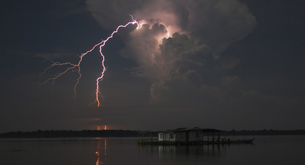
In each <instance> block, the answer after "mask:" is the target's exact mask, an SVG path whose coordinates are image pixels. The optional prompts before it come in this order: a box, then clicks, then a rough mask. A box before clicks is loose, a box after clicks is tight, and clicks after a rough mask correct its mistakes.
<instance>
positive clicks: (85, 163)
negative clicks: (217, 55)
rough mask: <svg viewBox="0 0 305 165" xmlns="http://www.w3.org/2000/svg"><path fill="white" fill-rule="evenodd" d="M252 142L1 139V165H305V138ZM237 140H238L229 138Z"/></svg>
mask: <svg viewBox="0 0 305 165" xmlns="http://www.w3.org/2000/svg"><path fill="white" fill-rule="evenodd" d="M252 137H255V138H256V139H255V140H254V143H253V144H239V145H236V144H235V145H224V146H222V145H220V146H218V145H214V146H212V145H209V146H137V145H136V141H137V138H106V139H105V138H73V139H62V138H61V139H0V165H97V164H106V165H107V164H108V165H154V164H162V165H163V164H164V165H165V164H166V165H173V164H175V165H176V164H181V165H185V164H188V165H194V164H205V165H212V164H226V165H230V164H231V165H288V164H293V165H304V164H305V136H251V137H246V136H245V137H242V138H252ZM233 138H239V137H231V139H233Z"/></svg>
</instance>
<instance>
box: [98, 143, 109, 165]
mask: <svg viewBox="0 0 305 165" xmlns="http://www.w3.org/2000/svg"><path fill="white" fill-rule="evenodd" d="M104 141H105V144H104V145H105V157H104V162H106V155H107V139H104ZM100 146H101V141H100V140H99V141H98V142H97V151H96V152H95V154H96V155H97V160H96V163H95V164H96V165H99V164H103V162H101V161H100Z"/></svg>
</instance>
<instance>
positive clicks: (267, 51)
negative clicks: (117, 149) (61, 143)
mask: <svg viewBox="0 0 305 165" xmlns="http://www.w3.org/2000/svg"><path fill="white" fill-rule="evenodd" d="M0 6H1V7H0V8H1V10H0V11H1V14H0V21H1V26H0V75H1V79H0V85H1V86H0V97H1V99H0V121H1V124H0V133H1V132H7V131H34V130H38V129H41V130H58V129H69V130H82V129H96V128H97V126H101V127H102V126H104V125H107V127H108V128H109V129H132V130H148V129H150V130H162V129H168V128H177V127H195V126H198V127H202V128H208V127H209V128H218V129H224V130H231V129H237V130H241V129H255V130H256V129H305V97H304V93H305V85H304V84H305V76H304V75H305V65H304V63H305V57H304V55H305V47H304V45H305V30H304V29H305V2H304V1H289V0H278V1H274V0H255V1H252V0H188V1H186V0H146V1H144V0H142V1H141V0H129V1H119V0H112V1H100V0H44V1H41V0H27V1H24V0H14V1H3V2H1V5H0ZM129 14H132V15H133V16H134V18H135V19H136V20H137V21H139V22H140V24H141V25H142V27H141V28H140V29H136V25H129V26H128V27H126V28H124V29H120V31H119V32H118V33H117V34H115V35H114V38H112V39H111V40H109V41H108V42H107V43H106V45H105V46H104V48H103V53H104V55H105V56H106V61H105V65H106V67H107V71H106V72H105V76H104V79H103V81H101V82H100V92H101V94H102V96H103V97H100V101H101V103H102V105H103V106H102V107H97V105H96V104H92V105H90V104H91V103H94V100H95V94H94V92H95V80H96V78H97V77H98V76H100V74H101V72H102V66H101V60H102V58H101V56H100V55H99V52H98V49H95V50H94V51H92V52H91V53H89V54H87V55H86V56H85V57H84V59H83V61H82V63H81V65H80V67H81V74H82V78H81V79H80V82H79V84H78V86H77V87H76V92H77V93H76V96H75V97H74V92H73V87H74V85H75V83H76V80H77V78H78V74H77V72H76V70H75V69H74V70H71V71H69V72H67V73H66V74H64V75H62V76H61V77H60V78H58V79H56V80H55V81H54V83H52V82H51V81H49V82H47V83H45V84H42V83H44V82H45V81H46V80H47V79H48V78H53V77H54V76H56V75H58V73H60V72H62V71H64V70H65V69H67V67H66V66H57V67H53V68H52V69H49V70H47V72H46V73H44V74H42V75H40V73H42V72H43V71H44V70H45V69H46V68H47V67H49V66H50V65H51V64H52V62H51V61H50V60H48V59H51V60H53V61H54V62H61V63H63V62H71V63H74V64H76V63H77V62H78V60H79V57H80V55H81V54H82V53H84V52H86V51H87V50H89V49H91V48H92V47H93V46H94V45H95V44H97V43H99V42H100V41H101V40H103V39H106V38H107V37H108V36H109V35H110V34H111V32H112V31H113V30H115V29H116V27H117V26H118V25H121V24H126V23H127V22H129V21H131V17H130V16H129ZM89 105H90V106H89Z"/></svg>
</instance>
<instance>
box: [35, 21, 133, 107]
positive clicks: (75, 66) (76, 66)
mask: <svg viewBox="0 0 305 165" xmlns="http://www.w3.org/2000/svg"><path fill="white" fill-rule="evenodd" d="M130 17H131V18H132V21H130V22H128V23H126V24H125V25H119V26H118V27H117V28H116V30H115V31H113V32H112V33H111V35H110V36H109V37H107V38H106V39H105V40H102V41H101V42H99V43H97V44H95V45H94V46H93V47H92V48H91V49H90V50H88V51H87V52H85V53H82V54H81V56H80V57H79V61H78V63H77V64H73V63H70V62H65V63H60V62H54V61H52V60H51V59H49V60H50V61H51V62H52V64H51V65H50V66H49V67H47V68H46V69H45V70H44V72H42V73H41V74H44V73H46V72H47V70H49V69H51V68H53V67H56V66H69V67H68V68H67V69H66V70H65V71H63V72H60V73H58V74H57V75H55V76H54V77H52V78H49V79H47V80H46V81H45V82H43V83H42V84H46V83H47V82H49V81H52V83H54V81H55V80H56V79H57V78H59V77H60V76H62V75H64V74H65V73H67V72H68V71H70V70H76V71H77V73H78V75H79V76H78V78H77V79H76V83H75V85H74V88H73V89H74V97H75V96H76V87H77V85H78V84H79V81H80V79H81V77H82V75H81V69H80V64H81V62H82V61H83V58H84V57H85V56H86V55H87V54H88V53H90V52H92V51H93V50H94V49H95V48H96V47H97V46H99V52H100V55H101V57H102V73H101V76H99V77H98V78H97V79H96V90H95V101H94V102H93V103H91V104H94V103H97V106H98V107H100V106H101V103H100V101H99V96H100V95H101V92H100V88H99V82H100V81H101V80H103V78H104V74H105V71H106V67H105V56H104V54H103V52H102V49H103V47H104V46H105V44H106V42H107V41H108V40H109V39H111V38H112V37H113V35H114V34H115V33H117V32H118V31H119V29H120V28H125V27H127V26H128V25H130V24H132V25H134V24H137V29H139V23H138V21H136V20H135V19H134V18H133V16H132V15H130ZM41 74H40V75H41ZM91 104H90V105H91Z"/></svg>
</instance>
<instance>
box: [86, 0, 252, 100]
mask: <svg viewBox="0 0 305 165" xmlns="http://www.w3.org/2000/svg"><path fill="white" fill-rule="evenodd" d="M87 5H88V9H89V11H90V12H91V13H92V16H93V17H94V18H95V19H96V21H97V22H99V24H100V25H101V26H102V27H103V28H107V29H108V28H114V27H115V26H117V25H119V24H122V22H128V21H130V19H131V18H130V17H129V15H128V14H132V15H133V16H134V18H135V19H137V20H138V21H139V23H140V26H141V28H140V29H137V30H134V31H131V32H130V34H129V36H128V37H122V40H123V41H124V43H125V47H124V48H123V49H122V50H121V51H120V52H121V56H122V57H124V58H129V59H133V60H134V61H136V62H137V64H138V65H139V66H138V67H136V68H134V69H133V70H134V72H133V74H134V76H142V77H146V78H148V79H150V80H151V81H152V86H151V89H150V91H151V93H150V95H151V100H150V103H155V104H157V103H162V102H167V103H168V102H171V101H170V100H172V101H173V102H176V101H178V100H185V98H189V99H191V98H193V97H196V98H201V97H202V94H206V93H210V94H212V95H223V94H224V93H225V91H223V90H224V89H222V84H225V86H228V85H229V84H232V82H236V83H237V82H238V81H237V80H238V77H222V76H223V75H222V72H221V69H224V68H232V67H234V66H235V65H236V62H237V61H236V60H231V61H229V62H228V61H226V62H220V61H221V57H220V56H221V52H222V51H223V50H224V49H225V48H226V47H227V46H228V45H229V44H230V43H232V42H236V41H238V40H241V39H243V38H244V37H245V36H247V34H249V33H251V32H252V31H253V29H254V28H255V26H256V19H255V17H254V16H253V15H252V14H251V13H250V12H249V9H248V8H247V6H246V5H245V4H243V3H241V2H239V1H237V0H217V1H215V0H191V1H185V0H157V1H152V0H151V1H141V0H133V1H128V2H127V1H118V0H113V1H97V0H87ZM224 63H225V65H226V66H221V65H222V64H224ZM229 66H231V67H229ZM212 84H213V85H212ZM208 91H210V92H208ZM187 93H189V94H187ZM216 93H217V94H216ZM190 96H191V97H190ZM169 98H170V99H169ZM189 99H186V100H189ZM192 100H194V99H192Z"/></svg>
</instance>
